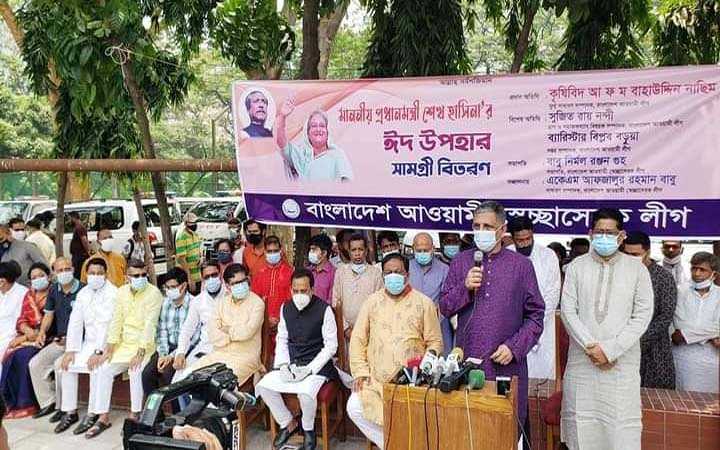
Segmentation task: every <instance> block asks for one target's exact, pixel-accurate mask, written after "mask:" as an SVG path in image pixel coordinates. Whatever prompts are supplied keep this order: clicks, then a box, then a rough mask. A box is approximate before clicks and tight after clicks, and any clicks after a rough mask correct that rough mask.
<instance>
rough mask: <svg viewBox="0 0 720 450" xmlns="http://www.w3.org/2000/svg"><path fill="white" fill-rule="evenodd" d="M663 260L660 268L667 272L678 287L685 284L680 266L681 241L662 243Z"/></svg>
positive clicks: (683, 272)
mask: <svg viewBox="0 0 720 450" xmlns="http://www.w3.org/2000/svg"><path fill="white" fill-rule="evenodd" d="M662 253H663V256H664V257H665V258H663V262H662V266H663V267H664V268H665V269H667V270H669V271H670V273H671V274H672V276H673V278H674V279H675V284H677V285H678V286H680V285H682V284H685V281H687V278H686V277H685V270H684V267H683V265H682V254H683V246H682V241H663V243H662Z"/></svg>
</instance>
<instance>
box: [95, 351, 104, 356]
mask: <svg viewBox="0 0 720 450" xmlns="http://www.w3.org/2000/svg"><path fill="white" fill-rule="evenodd" d="M104 353H105V352H103V351H102V350H95V354H96V355H97V356H102V355H103V354H104Z"/></svg>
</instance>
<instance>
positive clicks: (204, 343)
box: [172, 260, 228, 383]
mask: <svg viewBox="0 0 720 450" xmlns="http://www.w3.org/2000/svg"><path fill="white" fill-rule="evenodd" d="M200 274H201V275H202V282H203V284H202V291H201V292H200V294H198V295H197V297H195V298H194V299H193V301H192V302H190V309H189V310H188V315H187V318H186V319H185V322H183V326H182V329H181V330H180V336H179V337H178V346H177V350H176V351H175V359H174V360H173V368H174V369H175V376H174V377H173V380H172V381H173V383H174V382H176V381H179V380H181V379H183V378H185V376H187V374H188V373H190V372H189V370H188V366H192V365H193V364H194V363H195V361H197V360H198V359H200V358H202V357H203V356H205V355H207V354H209V353H210V352H212V350H213V346H212V342H211V341H210V336H209V328H210V322H211V317H212V314H213V312H214V311H215V309H216V307H217V305H218V303H219V302H220V300H221V299H223V298H225V296H226V295H227V294H228V291H227V290H226V289H225V287H224V286H223V281H222V278H220V266H219V265H218V263H217V261H214V260H211V261H205V262H203V263H202V265H201V266H200ZM197 333H199V336H200V338H199V340H198V341H197V343H195V341H194V338H195V336H197V335H198V334H197Z"/></svg>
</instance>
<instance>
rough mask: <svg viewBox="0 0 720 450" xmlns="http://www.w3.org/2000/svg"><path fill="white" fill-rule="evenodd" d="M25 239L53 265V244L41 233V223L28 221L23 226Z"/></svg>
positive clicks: (35, 220) (34, 220)
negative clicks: (25, 233) (25, 234)
mask: <svg viewBox="0 0 720 450" xmlns="http://www.w3.org/2000/svg"><path fill="white" fill-rule="evenodd" d="M25 231H26V232H27V238H25V240H26V241H27V242H29V243H30V244H35V246H37V248H38V249H39V250H40V253H41V254H42V255H43V257H45V259H46V260H47V261H48V262H49V263H50V264H51V265H52V264H54V263H55V243H54V242H53V241H52V239H50V237H48V235H47V234H45V233H43V231H42V222H40V221H39V220H37V219H33V220H31V221H29V222H28V223H27V224H26V225H25Z"/></svg>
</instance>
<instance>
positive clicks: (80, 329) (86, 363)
mask: <svg viewBox="0 0 720 450" xmlns="http://www.w3.org/2000/svg"><path fill="white" fill-rule="evenodd" d="M58 260H59V259H58ZM86 267H87V280H88V284H87V286H85V287H84V288H82V289H80V291H79V292H78V294H77V299H76V301H75V305H73V308H72V312H71V313H70V319H69V320H68V325H67V339H66V343H65V354H64V355H63V357H62V362H61V363H60V368H61V371H60V373H59V374H56V376H60V380H61V386H62V389H61V391H62V399H61V401H62V404H61V405H60V411H62V413H63V416H62V418H61V419H60V423H59V424H58V425H57V427H55V432H56V433H62V432H63V431H65V430H67V429H68V428H70V426H71V425H73V424H74V423H75V422H77V421H78V414H77V397H78V373H89V374H90V395H89V397H88V413H87V415H86V416H85V419H83V421H82V422H81V423H80V425H78V426H77V427H76V428H75V430H74V431H73V433H74V434H82V433H85V432H86V431H87V430H89V429H90V428H91V427H92V426H93V425H94V424H95V422H96V421H97V418H98V414H99V413H100V412H101V411H100V409H99V407H98V404H97V400H98V397H97V395H95V392H94V390H93V386H95V384H96V377H97V372H96V370H95V369H97V368H98V367H99V365H100V361H101V359H102V353H103V349H104V348H105V340H106V338H107V330H108V328H109V327H110V321H111V320H112V314H113V310H114V309H115V299H116V297H117V288H116V287H115V285H114V284H112V283H111V282H109V281H107V279H106V273H107V263H106V262H105V260H104V259H102V258H90V259H89V260H88V263H87V264H86Z"/></svg>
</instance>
